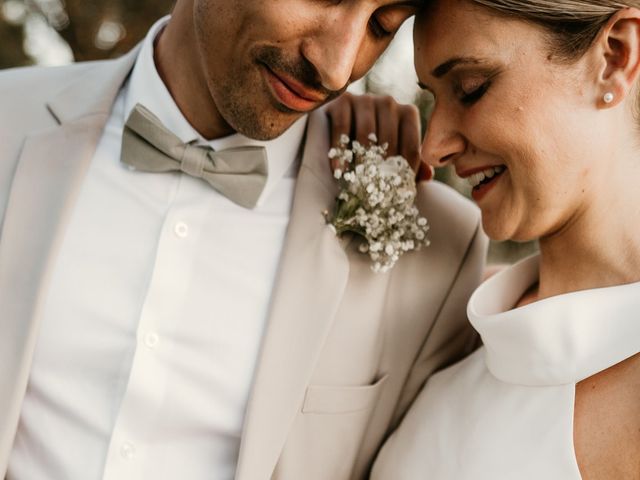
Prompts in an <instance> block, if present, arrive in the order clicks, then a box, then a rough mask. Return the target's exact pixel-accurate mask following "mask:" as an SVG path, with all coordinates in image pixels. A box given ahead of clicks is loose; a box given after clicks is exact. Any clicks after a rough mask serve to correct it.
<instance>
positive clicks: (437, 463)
mask: <svg viewBox="0 0 640 480" xmlns="http://www.w3.org/2000/svg"><path fill="white" fill-rule="evenodd" d="M538 266H539V257H537V256H534V257H531V258H529V259H526V260H524V261H522V262H520V263H518V264H516V265H515V266H513V267H511V268H510V269H508V270H505V271H503V272H501V273H499V274H497V275H496V276H494V277H492V278H490V279H489V280H487V282H485V283H484V284H483V285H481V286H480V287H479V288H478V289H477V290H476V292H475V293H474V295H473V296H472V297H471V300H470V301H469V306H468V315H469V319H470V320H471V323H472V324H473V326H474V327H475V328H476V329H477V330H478V332H480V334H481V336H482V339H483V341H484V344H485V347H483V348H481V349H480V350H478V351H477V352H475V353H474V354H472V355H471V356H470V357H467V358H466V359H465V360H463V361H462V362H460V363H458V364H456V365H454V366H452V367H450V368H448V369H446V370H444V371H442V372H440V373H438V374H436V375H434V376H433V377H431V379H430V380H429V381H428V383H427V385H426V386H425V388H424V390H423V391H422V393H421V394H420V395H419V397H418V399H417V400H416V403H415V404H414V405H413V406H412V409H411V410H410V412H409V414H408V415H407V416H406V417H405V419H404V420H403V423H402V424H401V426H400V428H399V430H398V431H397V432H396V433H395V434H394V435H393V436H392V437H391V438H390V440H389V441H388V443H387V444H386V445H385V447H384V448H383V450H382V453H381V455H380V457H379V458H378V460H377V462H376V465H375V467H374V472H373V476H372V479H373V480H383V479H384V480H387V479H391V478H393V479H394V480H408V479H411V480H418V479H429V480H453V479H455V480H472V479H473V480H514V479H517V480H542V479H544V480H579V479H580V478H581V476H580V471H579V469H578V464H577V461H576V456H575V451H574V447H573V418H574V400H575V388H576V384H577V383H579V382H580V381H582V380H584V379H586V378H589V377H591V376H593V375H595V374H597V373H598V372H601V371H603V370H606V369H607V368H609V367H611V366H613V365H616V364H618V363H620V362H622V361H623V360H625V359H627V358H630V357H632V356H633V355H635V354H637V353H638V352H640V322H638V294H639V293H640V283H635V284H630V285H622V286H616V287H610V288H601V289H594V290H586V291H580V292H575V293H570V294H566V295H559V296H556V297H552V298H547V299H544V300H541V301H538V302H535V303H532V304H529V305H526V306H523V307H520V308H515V309H514V308H513V305H515V304H516V303H517V302H518V300H519V299H520V298H521V297H522V295H523V293H524V292H526V291H527V290H528V288H529V287H531V285H533V284H534V283H535V282H536V281H537V279H538V272H539V270H538Z"/></svg>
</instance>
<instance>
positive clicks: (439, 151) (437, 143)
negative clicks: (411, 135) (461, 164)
mask: <svg viewBox="0 0 640 480" xmlns="http://www.w3.org/2000/svg"><path fill="white" fill-rule="evenodd" d="M455 124H456V121H455V118H454V117H453V115H452V114H451V113H450V112H447V111H445V110H443V109H439V108H438V105H437V104H436V107H435V109H434V110H433V113H432V114H431V117H430V119H429V122H428V124H427V131H426V132H425V135H424V140H423V141H422V158H423V160H424V161H425V162H427V163H428V164H429V165H431V166H432V167H444V166H445V165H447V164H448V163H450V162H451V161H453V160H454V159H455V158H457V157H458V156H459V155H460V154H462V153H464V151H465V150H466V148H467V141H466V140H465V138H464V136H463V135H462V134H461V133H460V132H459V131H458V129H457V128H456V127H455Z"/></svg>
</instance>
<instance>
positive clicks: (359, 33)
mask: <svg viewBox="0 0 640 480" xmlns="http://www.w3.org/2000/svg"><path fill="white" fill-rule="evenodd" d="M323 23H324V24H323V25H322V27H319V28H318V29H317V31H315V32H313V33H312V34H311V35H309V36H308V37H307V38H305V39H304V40H303V43H302V47H301V48H302V55H303V56H304V57H305V58H306V59H307V60H308V61H309V62H310V63H311V64H312V65H313V66H314V67H315V69H316V71H317V72H318V75H319V77H320V81H321V83H322V86H323V87H324V88H326V89H327V90H331V91H339V90H342V89H343V88H345V87H346V86H347V85H348V84H349V83H350V81H351V80H355V79H356V78H357V77H359V76H361V75H363V74H364V73H365V72H366V69H364V71H363V72H355V70H356V69H357V64H358V58H359V54H360V53H361V49H362V48H363V46H364V43H365V39H366V35H367V29H368V23H369V21H368V16H365V15H363V14H362V13H360V14H358V13H357V12H356V13H351V12H346V13H345V12H339V13H336V14H333V15H331V17H330V18H327V20H326V22H323ZM358 70H359V69H358ZM354 72H355V74H354ZM354 76H355V77H356V78H354Z"/></svg>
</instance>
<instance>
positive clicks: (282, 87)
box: [263, 66, 326, 113]
mask: <svg viewBox="0 0 640 480" xmlns="http://www.w3.org/2000/svg"><path fill="white" fill-rule="evenodd" d="M263 71H264V76H265V78H266V80H267V83H268V84H269V86H270V87H271V91H272V93H273V95H274V96H275V97H276V99H277V100H278V101H279V102H280V103H281V104H282V105H284V106H285V107H287V108H289V109H290V110H294V111H296V112H300V113H307V112H310V111H311V110H314V109H315V108H317V107H319V106H320V105H321V104H322V103H323V102H324V101H325V100H326V97H325V96H323V95H321V94H320V93H317V92H314V91H311V90H309V89H308V88H305V87H304V86H302V85H301V84H300V83H298V82H297V81H295V80H293V79H292V78H287V77H286V76H285V75H276V74H275V73H274V72H273V71H272V70H271V69H269V68H268V67H266V66H264V67H263Z"/></svg>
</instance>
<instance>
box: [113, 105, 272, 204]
mask: <svg viewBox="0 0 640 480" xmlns="http://www.w3.org/2000/svg"><path fill="white" fill-rule="evenodd" d="M121 161H122V162H123V163H126V164H127V165H131V166H132V167H135V168H136V169H137V170H141V171H144V172H172V171H182V172H184V173H186V174H188V175H192V176H194V177H197V178H202V179H204V180H206V181H207V182H208V183H209V184H210V185H211V186H212V187H213V188H215V189H216V190H217V191H218V192H220V193H221V194H223V195H224V196H226V197H227V198H228V199H229V200H231V201H233V202H235V203H237V204H238V205H240V206H242V207H245V208H253V207H255V206H256V203H257V202H258V199H259V198H260V194H261V193H262V190H264V186H265V184H266V183H267V165H268V164H267V153H266V150H265V149H264V148H263V147H238V148H229V149H225V150H220V151H214V150H213V149H212V148H211V147H206V146H204V147H203V146H196V145H189V144H185V143H183V142H182V140H180V139H179V138H178V137H177V136H176V135H174V134H173V133H171V132H170V131H169V130H168V129H167V128H166V127H165V126H164V125H163V124H162V122H160V120H159V119H158V118H157V117H156V116H155V115H154V114H153V113H151V112H150V111H149V110H147V109H146V108H145V107H144V106H142V105H140V104H137V105H136V106H135V108H134V109H133V111H132V112H131V115H129V119H128V120H127V123H126V124H125V126H124V132H123V136H122V156H121Z"/></svg>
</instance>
